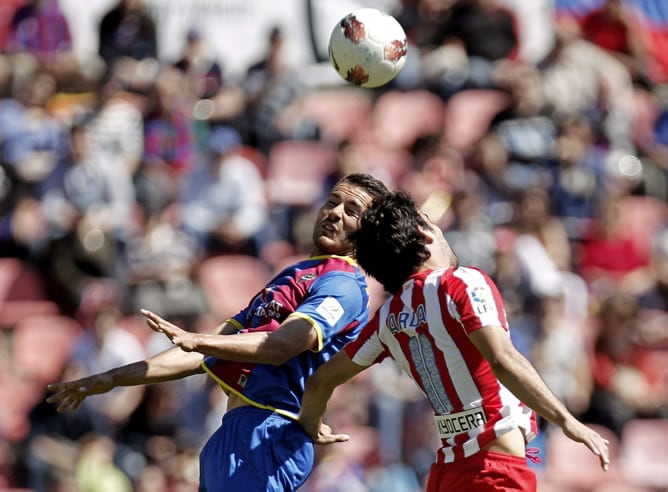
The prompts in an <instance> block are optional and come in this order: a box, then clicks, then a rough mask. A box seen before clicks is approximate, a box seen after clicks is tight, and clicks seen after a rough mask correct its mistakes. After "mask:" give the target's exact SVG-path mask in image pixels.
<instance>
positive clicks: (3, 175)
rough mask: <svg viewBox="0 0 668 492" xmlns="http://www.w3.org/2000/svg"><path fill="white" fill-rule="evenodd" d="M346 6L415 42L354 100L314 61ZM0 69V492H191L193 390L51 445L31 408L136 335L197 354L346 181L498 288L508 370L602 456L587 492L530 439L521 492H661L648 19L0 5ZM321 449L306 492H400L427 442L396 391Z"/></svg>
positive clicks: (661, 335) (433, 6) (667, 390)
mask: <svg viewBox="0 0 668 492" xmlns="http://www.w3.org/2000/svg"><path fill="white" fill-rule="evenodd" d="M360 6H370V7H377V8H381V9H384V10H386V11H388V12H390V13H392V14H394V15H395V16H396V17H397V18H398V19H399V20H400V21H401V23H402V25H403V26H404V28H405V30H406V32H407V34H408V38H409V44H410V46H409V55H408V61H407V63H406V66H405V68H404V69H403V71H402V72H401V73H400V75H399V76H398V77H397V78H396V79H395V80H394V81H393V82H392V83H391V84H389V85H388V86H386V87H383V88H381V89H377V90H360V89H357V88H354V87H352V86H349V85H346V84H345V83H344V82H343V81H342V80H341V79H340V78H339V77H338V75H337V74H336V73H335V72H334V70H333V69H332V67H331V66H330V65H329V64H328V63H327V61H326V54H327V40H328V37H329V33H330V31H331V28H332V27H333V25H334V23H335V22H336V21H337V20H338V19H340V18H341V17H342V16H343V15H344V14H346V13H348V12H349V11H350V10H353V9H354V8H356V7H360ZM0 49H1V50H2V54H1V55H0V257H1V258H0V490H21V491H35V492H47V491H48V492H66V491H85V492H99V491H113V492H124V491H130V490H136V491H142V492H149V491H156V492H157V491H160V492H165V491H174V492H188V491H195V490H196V484H197V473H198V469H197V453H198V450H199V448H200V447H201V446H202V444H203V442H204V441H205V440H206V438H207V437H208V435H209V434H210V433H211V432H212V430H213V429H214V428H216V427H217V425H218V424H219V421H220V418H221V415H222V413H223V409H224V405H225V397H224V394H223V393H222V392H221V391H220V390H219V389H217V388H216V387H215V386H214V385H213V384H211V381H210V380H208V378H206V377H205V376H200V377H193V378H190V379H188V380H183V381H179V382H174V383H169V384H161V385H155V386H151V387H146V388H144V387H140V388H124V389H118V390H115V391H113V392H111V393H109V394H108V395H105V396H98V397H94V398H91V399H89V400H88V401H86V402H85V404H84V405H83V406H82V408H81V409H80V410H78V411H77V412H76V413H70V414H65V415H57V414H56V413H55V411H54V408H53V407H52V406H50V405H48V404H46V403H44V397H45V386H46V384H47V383H49V382H52V381H57V380H60V379H71V378H75V377H78V376H82V375H86V374H90V373H93V372H99V371H103V370H106V369H109V368H110V367H113V366H116V365H120V364H124V363H127V362H131V361H135V360H139V359H142V358H144V357H145V356H147V355H151V354H155V353H157V352H158V351H161V350H163V349H165V348H166V340H165V339H164V337H161V336H157V335H155V336H154V335H153V334H152V332H150V330H148V329H147V328H146V327H145V326H144V325H143V322H142V321H141V320H140V319H139V318H138V316H137V311H138V309H139V308H142V307H143V308H148V309H152V310H154V311H155V312H157V313H159V314H161V315H162V316H164V317H166V318H168V319H170V320H172V321H174V322H176V323H178V324H180V325H181V326H184V327H186V328H188V329H190V330H210V329H212V327H214V326H216V325H217V324H218V323H220V322H221V321H223V320H224V319H225V318H226V317H227V316H229V315H230V314H233V313H234V312H236V310H238V309H240V308H241V307H242V306H243V305H244V304H245V303H246V302H247V301H248V299H249V298H250V295H251V294H252V293H254V291H255V290H256V289H257V288H259V287H261V286H262V285H263V284H264V282H265V281H267V280H268V279H269V278H270V276H271V275H272V274H273V273H275V272H276V271H277V270H278V269H280V268H281V267H282V266H284V265H286V264H288V263H290V262H291V261H293V260H294V259H297V258H301V257H304V256H305V255H307V254H308V250H309V244H310V232H311V226H312V223H313V217H314V213H315V211H316V210H317V208H318V206H319V205H320V202H321V199H322V198H323V194H324V193H326V191H327V190H328V188H329V186H330V185H331V184H332V183H333V182H334V181H335V180H336V179H337V178H338V177H339V176H341V175H342V174H343V173H348V172H353V171H366V172H370V173H372V174H374V175H376V176H377V177H380V178H382V179H383V180H385V182H386V183H387V184H388V185H389V186H391V187H393V188H400V189H403V190H406V191H409V192H410V193H411V194H412V195H413V196H414V197H415V199H416V200H417V201H418V202H419V203H420V204H422V205H423V206H424V207H425V208H426V209H428V210H429V213H430V216H431V217H432V218H436V219H437V220H438V222H439V224H440V225H441V226H442V228H443V229H444V230H445V231H446V236H447V238H448V239H449V241H450V242H451V243H452V245H453V247H454V249H455V250H456V251H457V252H458V254H459V256H460V258H461V260H462V263H464V264H470V265H476V266H479V267H481V268H483V269H485V270H486V271H488V272H489V273H490V274H491V275H492V277H493V278H494V279H495V280H496V282H497V283H498V285H499V287H500V289H501V291H502V293H503V295H504V297H505V302H506V309H507V312H508V316H509V319H510V324H511V330H512V336H513V339H514V341H515V343H516V344H517V346H518V347H519V348H520V350H521V351H522V352H523V353H524V354H525V355H526V356H527V357H529V358H530V360H531V361H532V362H533V363H534V364H535V365H536V367H537V368H538V370H539V371H540V373H541V375H542V376H543V377H544V378H545V380H546V381H547V382H548V384H549V385H550V386H551V388H552V389H553V390H554V391H555V392H556V394H557V395H558V396H559V398H561V399H562V400H563V401H564V402H565V403H566V405H567V406H568V408H569V409H570V410H571V411H572V412H573V413H574V414H575V415H577V416H578V417H579V418H580V419H582V420H583V421H585V422H588V423H590V424H592V425H593V426H595V427H596V428H597V429H599V430H600V431H601V432H602V433H604V435H605V436H607V438H608V439H610V447H611V453H612V464H611V469H610V471H609V472H608V473H607V474H601V473H599V472H598V468H597V462H596V459H595V458H594V457H593V456H590V455H589V454H588V451H587V450H586V449H585V448H584V446H581V445H576V444H573V443H571V442H569V441H568V440H566V439H565V438H564V437H563V435H562V434H561V432H559V431H556V432H555V430H554V429H553V428H552V427H551V425H548V424H547V423H546V422H541V430H542V432H541V436H540V437H539V438H538V439H537V440H536V441H534V443H533V444H531V445H532V446H535V447H536V448H538V449H537V451H538V453H539V456H540V458H541V463H535V464H533V463H532V466H533V467H534V468H535V470H536V472H537V474H538V476H539V482H540V490H541V492H549V491H576V492H656V491H662V490H667V488H668V419H667V417H668V322H667V321H668V316H667V314H666V307H667V306H668V205H667V198H668V3H666V2H665V1H664V0H607V1H606V0H531V1H529V0H525V1H523V0H496V1H495V0H404V1H397V0H386V1H368V2H356V1H336V2H331V1H327V0H120V1H119V0H86V1H82V0H2V2H1V3H0ZM388 268H391V265H388ZM372 288H373V307H374V308H375V307H377V306H378V303H380V302H381V300H382V297H383V295H382V292H381V289H379V288H378V285H377V284H374V283H372ZM327 420H328V422H329V423H330V424H331V425H332V426H333V427H334V428H335V429H337V430H340V431H348V432H350V433H351V434H352V440H351V441H350V442H349V443H346V444H340V445H335V446H331V447H326V448H325V447H323V448H319V449H318V465H317V466H316V468H315V471H314V473H313V474H312V476H311V478H310V479H309V480H308V482H307V484H306V485H305V486H304V488H303V490H304V491H305V492H336V491H343V490H345V491H347V492H358V491H360V492H361V491H383V492H388V491H389V492H412V491H420V490H421V489H422V487H423V484H424V481H425V476H426V473H427V471H428V469H429V466H430V464H431V462H432V459H433V457H434V450H435V449H436V448H437V445H438V443H437V441H436V432H435V427H434V424H433V421H432V419H431V412H430V410H429V408H427V406H426V404H425V402H424V400H423V399H422V397H421V395H420V394H418V392H417V391H416V389H415V386H414V385H413V384H412V382H410V381H408V380H407V379H406V378H405V377H404V376H401V375H400V374H399V372H398V371H397V369H396V367H395V366H394V365H392V363H383V364H381V365H380V366H377V367H375V368H374V369H372V370H370V371H367V372H366V373H364V374H362V375H361V376H359V377H358V378H356V379H355V380H354V381H352V382H351V383H349V384H348V385H346V386H344V387H342V388H340V389H339V390H337V392H336V394H335V397H334V399H333V401H332V403H331V405H330V409H329V411H328V417H327Z"/></svg>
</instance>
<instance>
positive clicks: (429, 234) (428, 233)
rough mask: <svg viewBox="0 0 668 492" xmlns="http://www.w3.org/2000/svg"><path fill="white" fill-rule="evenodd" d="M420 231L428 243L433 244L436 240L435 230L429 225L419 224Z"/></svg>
mask: <svg viewBox="0 0 668 492" xmlns="http://www.w3.org/2000/svg"><path fill="white" fill-rule="evenodd" d="M417 229H418V232H419V233H420V235H421V236H422V237H423V238H424V242H425V243H426V244H431V243H433V242H434V231H432V230H431V229H430V228H429V227H422V226H417Z"/></svg>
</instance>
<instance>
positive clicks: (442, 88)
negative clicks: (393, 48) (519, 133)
mask: <svg viewBox="0 0 668 492" xmlns="http://www.w3.org/2000/svg"><path fill="white" fill-rule="evenodd" d="M418 5H419V12H420V16H419V17H418V20H417V25H416V26H415V29H414V30H411V32H412V34H413V36H414V37H415V38H416V39H415V43H416V44H417V46H419V47H421V48H428V50H426V52H425V55H424V56H423V60H422V62H423V70H424V71H425V74H426V77H427V78H428V79H431V82H430V83H431V85H433V86H434V89H435V90H436V91H437V92H438V93H439V94H440V95H441V96H442V97H443V98H445V99H447V98H449V97H450V96H451V95H452V94H453V93H454V92H456V91H460V90H463V89H466V88H489V87H493V86H494V72H495V70H496V67H497V62H499V61H500V60H504V59H507V58H512V57H514V53H515V51H516V50H517V48H518V44H517V31H516V27H515V22H516V19H515V16H514V14H513V13H512V11H510V10H508V9H506V8H505V7H502V6H501V5H500V4H499V3H498V2H496V0H454V1H448V2H438V1H431V0H429V1H423V2H418ZM418 26H419V27H418Z"/></svg>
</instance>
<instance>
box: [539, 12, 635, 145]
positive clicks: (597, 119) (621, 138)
mask: <svg viewBox="0 0 668 492" xmlns="http://www.w3.org/2000/svg"><path fill="white" fill-rule="evenodd" d="M538 67H539V69H540V71H541V74H542V80H543V93H544V95H545V98H546V103H547V104H548V106H549V107H550V110H551V116H552V117H553V118H555V119H556V121H557V122H558V123H559V124H561V123H563V122H565V121H568V120H570V119H572V118H575V117H578V116H586V117H587V118H588V119H589V120H590V121H591V123H592V125H593V127H594V128H595V129H596V130H597V134H598V135H599V136H600V137H601V138H603V139H605V141H606V142H608V143H609V145H610V146H612V147H613V148H620V149H626V150H631V149H633V144H632V138H631V130H632V119H633V91H632V89H633V87H632V84H631V77H630V75H629V72H628V70H627V69H626V67H625V66H624V65H623V64H622V63H621V62H619V61H617V60H616V59H615V58H614V57H613V56H612V55H610V54H608V53H607V52H606V51H605V50H603V49H602V48H599V47H598V46H596V45H594V44H592V43H590V42H588V41H585V40H584V39H582V37H581V33H580V29H579V26H578V25H577V23H576V22H575V20H573V19H569V18H561V19H559V21H558V22H557V29H556V40H555V44H554V47H553V49H552V51H551V52H550V53H549V54H548V56H547V57H546V58H545V60H543V61H542V62H541V63H540V64H539V65H538Z"/></svg>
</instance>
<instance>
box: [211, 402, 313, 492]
mask: <svg viewBox="0 0 668 492" xmlns="http://www.w3.org/2000/svg"><path fill="white" fill-rule="evenodd" d="M313 454H314V449H313V440H312V439H311V437H310V436H309V435H308V434H306V432H304V430H303V429H302V427H301V426H300V425H299V424H298V423H297V422H295V421H294V420H290V419H288V418H286V417H282V416H281V415H278V414H276V413H274V412H271V411H269V410H263V409H261V408H256V407H238V408H235V409H233V410H231V411H229V412H227V413H226V414H225V415H224V416H223V423H222V425H221V426H220V427H219V428H218V430H216V432H214V433H213V435H212V436H211V437H210V438H209V440H208V441H207V443H206V445H205V446H204V448H203V449H202V452H201V453H200V486H199V491H200V492H223V491H225V492H232V491H244V492H262V491H267V492H268V491H276V492H283V491H292V490H297V488H298V487H299V486H300V485H302V484H303V483H304V482H305V481H306V479H307V478H308V476H309V474H310V473H311V470H312V469H313V459H314V456H313Z"/></svg>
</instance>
